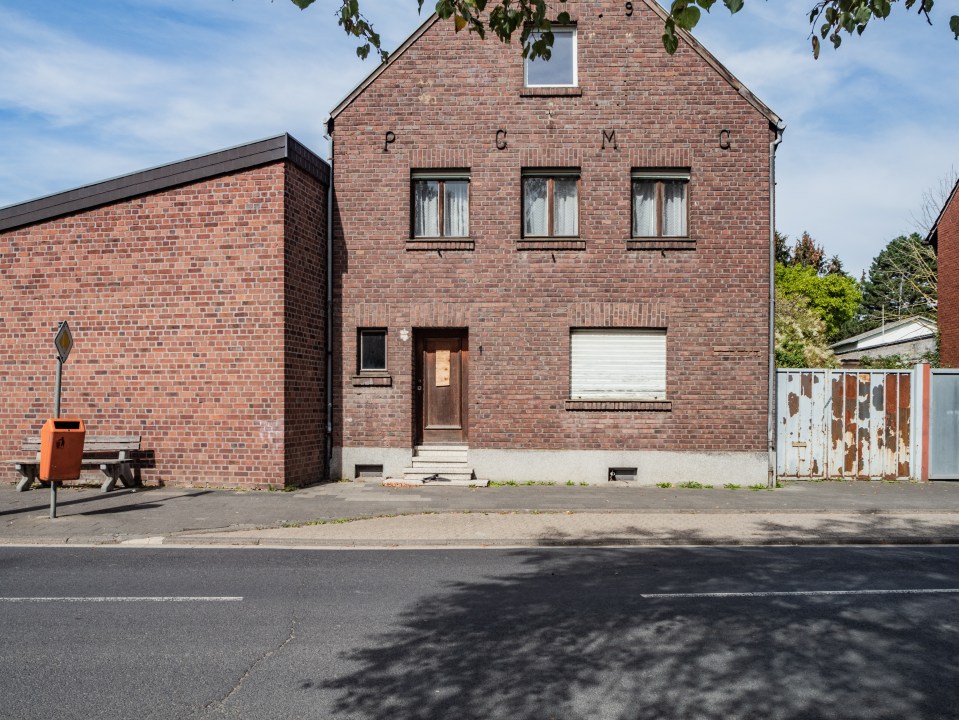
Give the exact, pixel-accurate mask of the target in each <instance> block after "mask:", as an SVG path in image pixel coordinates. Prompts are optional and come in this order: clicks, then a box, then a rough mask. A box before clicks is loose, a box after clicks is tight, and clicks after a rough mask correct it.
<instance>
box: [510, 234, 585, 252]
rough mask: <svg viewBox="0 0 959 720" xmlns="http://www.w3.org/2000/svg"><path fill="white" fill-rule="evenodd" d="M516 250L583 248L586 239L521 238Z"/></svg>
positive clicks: (517, 242)
mask: <svg viewBox="0 0 959 720" xmlns="http://www.w3.org/2000/svg"><path fill="white" fill-rule="evenodd" d="M516 249H517V250H585V249H586V241H585V240H582V239H581V238H578V237H553V238H522V239H520V240H517V241H516Z"/></svg>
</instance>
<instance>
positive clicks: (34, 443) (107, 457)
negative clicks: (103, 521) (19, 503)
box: [12, 435, 140, 492]
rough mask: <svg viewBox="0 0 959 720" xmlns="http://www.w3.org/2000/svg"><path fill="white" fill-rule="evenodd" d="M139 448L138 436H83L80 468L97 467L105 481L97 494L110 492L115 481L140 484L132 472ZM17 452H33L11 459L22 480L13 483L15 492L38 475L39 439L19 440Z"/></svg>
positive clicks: (135, 485)
mask: <svg viewBox="0 0 959 720" xmlns="http://www.w3.org/2000/svg"><path fill="white" fill-rule="evenodd" d="M139 449H140V436H139V435H130V436H123V435H101V436H97V435H87V436H86V438H84V442H83V467H84V468H87V469H90V468H100V470H102V471H103V472H104V473H105V474H106V476H107V479H106V480H104V481H103V484H102V485H101V486H100V491H101V492H110V491H111V490H113V488H114V487H115V486H116V484H117V481H118V480H119V481H120V482H121V483H123V487H137V486H138V485H140V478H139V475H138V474H136V473H135V472H134V470H135V468H134V465H135V464H136V457H135V455H136V453H137V451H138V450H139ZM21 450H22V451H23V452H24V453H33V455H32V456H31V457H30V458H28V459H23V460H13V461H12V462H13V464H14V466H15V467H16V469H17V472H19V473H20V474H21V475H23V478H22V479H21V480H20V482H18V483H17V490H18V491H20V492H24V491H26V490H29V489H30V487H31V486H32V485H33V483H35V482H37V480H38V475H39V472H40V438H39V437H28V438H25V439H24V441H23V446H22V448H21Z"/></svg>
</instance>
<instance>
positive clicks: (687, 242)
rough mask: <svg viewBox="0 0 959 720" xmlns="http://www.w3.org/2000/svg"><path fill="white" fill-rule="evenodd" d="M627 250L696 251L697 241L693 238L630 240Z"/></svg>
mask: <svg viewBox="0 0 959 720" xmlns="http://www.w3.org/2000/svg"><path fill="white" fill-rule="evenodd" d="M626 249H627V250H695V249H696V241H695V240H694V239H692V238H681V237H672V238H665V237H664V238H630V239H629V240H627V241H626Z"/></svg>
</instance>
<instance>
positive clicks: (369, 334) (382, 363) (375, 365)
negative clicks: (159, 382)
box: [359, 330, 386, 373]
mask: <svg viewBox="0 0 959 720" xmlns="http://www.w3.org/2000/svg"><path fill="white" fill-rule="evenodd" d="M359 339H360V357H359V361H360V362H359V365H360V368H359V370H360V372H361V373H369V372H373V373H375V372H385V371H386V330H360V338H359Z"/></svg>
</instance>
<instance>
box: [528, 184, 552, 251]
mask: <svg viewBox="0 0 959 720" xmlns="http://www.w3.org/2000/svg"><path fill="white" fill-rule="evenodd" d="M548 232H549V225H548V224H547V218H546V178H543V177H530V178H524V179H523V234H524V235H528V236H536V235H546V234H547V233H548Z"/></svg>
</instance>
